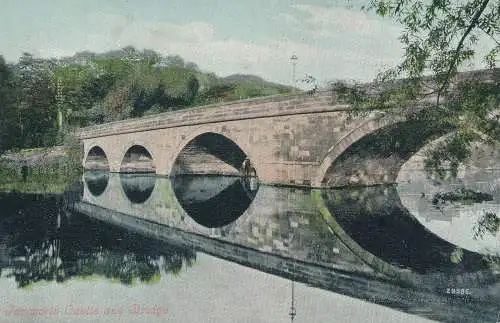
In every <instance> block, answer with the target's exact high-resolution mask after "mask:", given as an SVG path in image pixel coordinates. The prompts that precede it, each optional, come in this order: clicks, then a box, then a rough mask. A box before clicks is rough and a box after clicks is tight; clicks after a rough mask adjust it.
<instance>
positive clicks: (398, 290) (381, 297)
mask: <svg viewBox="0 0 500 323" xmlns="http://www.w3.org/2000/svg"><path fill="white" fill-rule="evenodd" d="M74 209H75V211H77V212H80V213H83V214H86V215H89V216H91V217H94V218H97V219H100V220H103V221H106V222H109V223H112V224H115V225H118V226H120V227H124V228H127V229H129V230H131V231H133V232H137V233H140V234H143V235H146V236H148V237H153V238H156V239H160V240H163V241H165V242H167V243H169V244H173V245H179V246H183V247H189V248H191V247H192V248H195V249H196V250H198V251H201V252H204V253H207V254H211V255H214V256H216V257H218V258H222V259H226V260H229V261H233V262H236V263H238V264H241V265H244V266H248V267H251V268H255V269H257V270H260V271H264V272H268V273H271V274H274V275H279V276H281V277H285V278H288V279H293V280H294V281H297V282H301V283H306V284H308V285H310V286H314V287H319V288H322V289H326V290H330V291H333V292H336V293H341V294H343V295H346V296H350V297H355V298H358V299H362V300H366V301H369V302H373V303H376V304H380V305H384V306H389V307H392V308H395V309H398V310H401V311H405V312H407V313H412V314H417V315H422V316H426V317H428V318H430V319H435V320H439V321H443V322H478V321H484V322H486V321H488V320H491V319H492V318H493V317H494V315H496V304H497V301H498V299H488V298H487V297H486V298H481V297H479V299H474V298H467V299H465V300H464V299H458V298H457V299H455V300H453V301H452V302H450V298H449V297H450V296H449V295H445V294H444V291H443V292H442V293H441V294H440V293H435V292H431V291H428V290H425V289H418V288H417V289H415V288H408V287H404V285H401V283H398V282H394V281H390V280H387V279H385V278H382V277H380V276H378V275H376V274H374V273H372V272H370V271H369V270H367V269H365V270H361V269H362V268H363V265H362V264H359V263H358V264H356V261H353V260H349V258H350V257H352V254H351V255H349V254H348V252H349V251H348V250H347V249H346V248H345V247H341V251H340V257H337V260H336V261H337V263H338V264H337V266H336V267H333V266H331V264H327V265H321V264H319V263H320V261H317V263H316V264H313V263H311V262H310V261H302V260H298V259H294V258H290V255H287V256H283V255H280V254H279V252H276V251H273V252H272V253H268V252H262V251H259V250H255V249H253V248H248V247H246V246H245V245H242V244H234V243H228V242H227V241H223V237H221V236H218V237H217V238H216V239H213V238H210V237H207V236H204V235H200V234H194V233H189V232H185V231H183V230H179V229H177V228H171V227H168V226H164V225H159V224H157V223H154V222H150V221H147V220H145V219H138V218H136V217H131V216H128V215H125V214H121V213H118V212H115V211H112V210H109V209H105V208H101V207H98V206H94V205H91V204H88V203H84V202H82V203H78V204H76V205H74ZM331 238H332V240H333V242H334V243H336V244H337V246H339V245H338V244H339V242H338V241H336V242H335V239H334V238H333V237H331ZM331 244H332V243H330V245H331ZM291 250H292V252H293V251H295V250H293V248H291ZM299 251H300V250H299ZM308 251H309V252H310V251H311V250H308ZM303 254H304V253H303ZM331 258H333V257H331ZM338 258H342V259H341V260H340V259H338ZM343 260H347V262H348V263H344V264H342V262H343ZM353 267H357V269H358V271H356V272H353V270H352V269H353Z"/></svg>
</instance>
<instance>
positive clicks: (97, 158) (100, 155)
mask: <svg viewBox="0 0 500 323" xmlns="http://www.w3.org/2000/svg"><path fill="white" fill-rule="evenodd" d="M83 168H84V170H101V171H109V162H108V157H107V156H106V153H105V152H104V150H103V149H102V148H101V147H100V146H97V145H95V146H93V147H92V148H91V149H89V151H88V153H87V156H85V162H84V165H83Z"/></svg>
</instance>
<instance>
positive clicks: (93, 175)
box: [83, 172, 109, 197]
mask: <svg viewBox="0 0 500 323" xmlns="http://www.w3.org/2000/svg"><path fill="white" fill-rule="evenodd" d="M83 179H84V181H85V184H86V185H87V188H88V190H89V191H90V193H91V194H92V195H93V196H95V197H97V196H100V195H101V194H102V193H104V191H105V190H106V187H107V186H108V181H109V174H108V173H106V172H85V173H84V174H83Z"/></svg>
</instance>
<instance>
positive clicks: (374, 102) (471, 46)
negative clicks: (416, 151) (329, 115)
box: [335, 0, 500, 177]
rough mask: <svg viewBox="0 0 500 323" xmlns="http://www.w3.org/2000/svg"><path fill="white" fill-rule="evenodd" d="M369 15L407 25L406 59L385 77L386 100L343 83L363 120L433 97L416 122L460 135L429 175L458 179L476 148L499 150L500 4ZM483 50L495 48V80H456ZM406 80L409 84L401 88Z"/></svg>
mask: <svg viewBox="0 0 500 323" xmlns="http://www.w3.org/2000/svg"><path fill="white" fill-rule="evenodd" d="M362 9H363V10H366V11H371V12H375V13H376V14H377V15H379V16H381V17H387V18H391V19H393V20H394V21H395V22H396V23H397V24H399V25H401V26H402V27H403V31H402V33H401V35H400V37H399V39H400V40H401V42H402V44H403V46H404V49H405V52H404V56H403V58H402V62H401V63H400V64H399V65H397V66H396V67H394V68H393V69H390V70H388V71H385V72H383V73H381V74H380V75H379V76H378V78H377V82H380V83H381V84H380V83H379V87H381V88H383V90H382V91H381V92H380V93H379V94H378V95H375V96H374V95H369V93H368V91H367V90H366V89H363V88H361V87H359V86H348V85H346V84H340V83H337V84H335V89H336V90H338V91H339V93H340V94H341V97H343V98H344V99H346V100H348V101H349V102H350V103H352V104H353V106H354V107H355V110H356V113H360V112H366V111H367V110H369V109H373V108H378V109H392V108H395V107H409V106H411V105H412V104H414V102H415V101H417V100H421V99H424V98H429V97H430V98H432V99H433V100H434V104H433V105H432V106H431V107H429V108H428V109H425V110H424V111H422V112H421V113H419V114H418V115H417V116H416V117H417V118H419V119H421V120H428V121H429V122H433V123H436V122H437V123H439V124H438V126H442V127H452V128H453V129H454V130H455V132H454V133H453V135H451V136H450V137H449V138H448V139H447V140H445V141H444V142H443V143H442V144H440V145H438V146H437V147H436V148H435V149H433V150H432V151H431V152H430V155H429V158H428V159H427V161H426V168H427V170H428V171H430V172H434V173H435V174H437V175H439V176H440V177H444V176H445V175H446V174H447V173H448V174H449V172H447V171H445V168H448V167H449V168H450V169H451V174H452V175H456V173H457V172H456V170H457V168H458V165H459V164H460V163H462V162H465V161H467V159H468V158H470V156H471V146H472V143H473V142H476V141H480V142H484V143H487V144H490V145H495V146H496V147H499V142H500V125H499V119H500V113H499V110H498V109H499V107H500V70H497V69H494V67H495V62H497V60H498V54H499V53H500V37H499V34H500V1H498V0H496V1H494V0H468V1H465V0H464V1H449V0H429V1H417V0H370V1H369V4H368V5H366V6H363V7H362ZM479 43H483V44H486V45H489V49H488V51H487V53H486V54H484V55H483V57H482V58H483V61H484V63H485V64H486V67H487V68H488V69H490V70H491V73H492V79H491V80H477V79H476V80H465V81H460V80H456V79H455V76H456V75H457V72H458V71H459V69H460V68H461V67H463V66H464V65H465V64H466V63H468V62H471V61H472V60H473V59H475V58H477V55H478V53H477V50H476V47H477V46H478V45H479ZM426 74H430V75H431V77H430V78H429V77H424V75H426ZM402 77H403V78H405V79H404V81H401V80H399V81H397V79H398V78H402ZM453 80H454V81H455V82H454V83H455V84H456V85H455V86H452V85H453V84H452V83H453V82H452V81H453ZM383 85H388V86H383Z"/></svg>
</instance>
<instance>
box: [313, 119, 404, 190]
mask: <svg viewBox="0 0 500 323" xmlns="http://www.w3.org/2000/svg"><path fill="white" fill-rule="evenodd" d="M404 120H405V118H404V117H395V116H391V115H389V114H381V115H379V116H377V117H375V118H371V119H368V120H366V121H365V122H363V123H362V124H361V125H360V126H358V127H356V128H354V129H352V130H351V131H350V132H348V133H346V134H345V135H344V136H343V137H341V138H340V139H339V140H337V142H335V144H334V145H333V146H331V147H330V148H329V149H328V151H327V152H326V154H325V155H324V157H323V158H322V159H321V160H322V161H321V164H320V166H319V167H318V170H317V171H316V174H315V177H314V179H313V181H312V183H311V184H312V186H313V187H316V188H319V187H323V186H324V179H325V176H326V173H327V171H328V169H329V168H330V167H331V165H332V164H333V163H334V162H335V160H336V159H337V158H338V157H339V156H340V155H342V154H343V153H344V152H345V151H346V150H347V149H348V148H349V147H350V146H352V145H353V144H354V143H355V142H357V141H358V140H360V139H361V138H363V137H365V136H366V135H368V134H370V133H372V132H374V131H376V130H378V129H381V128H384V127H387V126H389V125H392V124H394V123H397V122H402V121H404Z"/></svg>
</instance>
